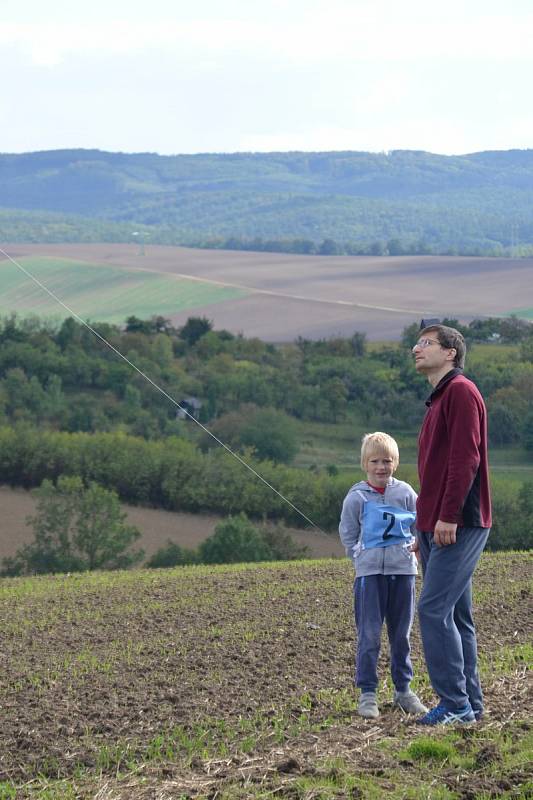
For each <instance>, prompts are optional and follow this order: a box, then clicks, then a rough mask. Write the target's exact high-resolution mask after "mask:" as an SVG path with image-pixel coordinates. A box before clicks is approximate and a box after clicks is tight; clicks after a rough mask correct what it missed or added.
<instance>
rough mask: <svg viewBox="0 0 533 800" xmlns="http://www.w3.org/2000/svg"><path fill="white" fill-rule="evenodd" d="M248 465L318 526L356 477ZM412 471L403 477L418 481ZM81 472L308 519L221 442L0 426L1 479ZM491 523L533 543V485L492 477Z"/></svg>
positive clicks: (332, 517)
mask: <svg viewBox="0 0 533 800" xmlns="http://www.w3.org/2000/svg"><path fill="white" fill-rule="evenodd" d="M245 460H246V463H248V464H249V465H250V466H252V467H253V469H255V470H256V471H257V472H258V473H259V474H260V475H261V476H262V477H263V478H264V480H265V481H267V482H268V483H269V484H270V485H271V486H272V487H274V488H275V489H276V490H277V491H278V492H279V493H280V494H281V495H283V496H284V497H285V498H286V499H287V500H288V501H290V503H292V504H293V505H294V506H296V508H297V509H299V510H300V511H301V512H303V514H305V516H306V517H307V518H309V519H310V520H312V521H313V522H314V523H315V525H317V526H319V527H320V528H322V529H323V530H326V531H332V532H333V531H336V529H337V525H338V521H339V514H340V510H341V507H342V501H343V499H344V496H345V494H346V492H347V491H348V488H349V486H350V485H351V483H352V480H351V479H350V478H349V477H346V476H345V475H328V474H316V473H314V472H311V471H306V470H301V469H296V468H291V467H287V466H283V465H279V464H272V463H271V462H268V461H263V462H261V463H257V462H254V461H253V460H252V458H251V457H250V455H249V454H248V455H246V456H245ZM411 472H413V471H412V470H407V473H408V474H406V470H405V469H403V468H402V477H403V478H404V479H407V480H410V481H411V482H413V483H415V476H414V472H413V474H411ZM60 475H79V476H80V477H81V478H82V479H83V481H84V482H85V483H86V484H89V483H90V482H91V481H94V482H96V483H98V484H100V485H101V486H104V487H105V488H107V489H114V490H115V491H116V492H117V494H118V496H119V497H120V499H121V500H122V501H124V502H127V503H131V504H134V505H145V506H153V507H155V508H165V509H168V510H170V511H188V512H197V513H199V512H210V513H215V514H221V515H223V516H228V515H235V514H239V513H241V512H243V513H244V514H246V515H247V516H249V517H250V518H251V519H270V520H282V521H284V522H285V523H286V524H288V525H293V526H297V527H305V526H306V525H307V523H306V520H305V519H304V518H303V517H302V516H301V514H299V513H298V512H297V511H296V510H295V509H294V508H293V507H292V506H291V505H290V504H289V503H288V502H286V500H284V499H283V498H282V497H280V495H279V494H276V492H274V491H273V490H272V489H271V488H270V487H269V486H267V485H266V483H264V482H263V481H262V480H260V479H259V478H258V477H257V476H256V475H255V474H253V473H252V472H251V471H250V470H248V469H246V467H245V466H243V464H242V463H240V462H239V461H237V460H236V459H235V458H234V457H233V456H231V455H230V454H229V453H228V452H227V451H225V450H223V449H222V448H219V449H218V450H214V451H210V452H208V453H206V454H204V453H202V452H201V451H199V450H198V449H197V448H196V447H195V446H194V445H193V444H191V443H190V442H188V441H185V440H183V439H180V438H176V437H171V438H168V439H163V440H157V441H147V440H145V439H140V438H135V437H132V436H128V435H126V434H123V433H95V434H87V433H64V432H57V431H39V430H37V429H36V428H31V427H27V426H18V427H15V428H0V483H5V484H10V485H12V486H23V487H25V488H32V487H35V486H39V485H40V484H41V482H42V481H43V480H44V479H45V478H48V479H50V480H54V481H55V480H57V478H58V477H59V476H60ZM492 483H493V499H494V526H493V531H492V533H491V536H490V537H489V544H488V548H489V549H491V550H501V549H528V548H531V547H533V541H532V539H533V484H531V483H529V484H528V483H525V484H523V486H522V488H521V489H519V490H516V489H514V490H513V489H511V488H510V487H509V484H508V482H507V481H505V479H501V480H500V479H493V481H492Z"/></svg>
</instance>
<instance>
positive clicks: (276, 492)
mask: <svg viewBox="0 0 533 800" xmlns="http://www.w3.org/2000/svg"><path fill="white" fill-rule="evenodd" d="M0 253H1V254H2V255H4V256H5V257H6V258H7V259H8V260H9V261H10V262H11V263H12V264H14V265H15V267H17V268H18V269H19V270H20V271H21V272H23V273H24V275H26V277H27V278H29V279H30V280H31V281H33V282H34V283H35V284H36V285H37V286H39V287H40V288H41V289H42V290H43V291H44V292H46V293H47V294H48V295H49V296H50V297H51V298H52V299H53V300H54V301H55V302H57V303H59V305H60V306H62V307H63V308H64V309H65V310H66V311H68V313H69V314H70V315H71V316H72V317H74V318H75V319H76V320H78V322H80V323H81V324H82V325H84V326H85V327H86V328H87V329H88V330H89V331H90V332H91V333H92V334H93V335H94V336H96V338H97V339H100V341H101V342H102V343H103V344H105V345H106V347H108V348H109V349H110V350H112V351H113V352H114V353H115V354H116V355H117V356H119V358H121V359H122V360H123V361H125V362H126V364H128V365H129V366H130V367H131V368H132V369H134V370H135V371H136V372H137V373H138V374H139V375H141V377H143V378H144V379H145V380H146V381H148V383H150V384H151V385H152V386H153V387H154V389H156V390H157V391H158V392H159V393H160V394H162V395H163V397H165V398H166V399H167V400H170V402H171V403H173V405H175V406H176V408H179V410H180V411H182V412H183V413H184V414H186V415H187V416H188V417H189V418H190V419H192V421H193V422H195V423H196V425H198V426H199V427H200V428H201V429H202V430H203V431H204V432H205V433H207V434H208V435H209V436H211V438H212V439H214V440H215V442H217V444H219V445H220V446H221V447H223V448H224V450H226V452H228V453H229V454H230V455H232V456H233V458H236V459H237V461H239V462H240V463H241V464H242V466H243V467H246V469H248V470H250V472H251V473H252V474H253V475H255V477H256V478H258V479H259V480H260V481H262V482H263V483H264V484H265V486H267V487H268V488H269V489H271V490H272V491H273V492H274V493H275V494H277V495H278V497H280V498H281V499H282V500H283V501H284V502H285V503H287V504H288V505H289V506H290V507H291V508H292V509H293V510H294V511H296V512H297V514H299V515H300V516H301V517H302V518H303V519H305V520H306V522H308V523H309V524H310V525H312V526H313V527H314V528H316V529H317V530H319V531H320V532H321V533H324V531H323V530H322V528H320V526H319V525H317V524H316V523H315V522H313V520H311V519H309V517H308V516H306V514H304V513H303V511H301V510H300V509H299V508H298V507H297V506H295V505H294V503H293V502H292V501H291V500H289V499H288V497H285V495H283V494H282V493H281V492H280V491H278V489H276V488H275V487H274V486H272V484H271V483H269V481H267V480H266V478H264V477H263V476H262V475H260V473H259V472H257V471H256V470H255V469H254V468H253V467H252V466H251V465H250V464H248V463H247V462H246V461H245V460H244V459H243V458H241V457H240V456H239V455H238V454H237V453H234V452H233V450H231V448H230V447H228V445H227V444H225V443H224V442H222V441H221V440H220V439H219V438H218V437H217V436H216V435H215V434H214V433H212V432H211V431H210V430H209V429H208V428H206V427H205V425H202V423H201V422H200V421H199V420H197V419H196V417H194V416H193V415H192V414H191V413H189V411H187V409H186V408H184V407H183V406H182V405H180V403H178V401H177V400H175V399H174V398H173V397H171V395H169V394H168V393H167V392H166V391H165V390H164V389H163V388H162V387H161V386H159V385H158V384H157V383H155V381H153V380H152V378H150V376H149V375H147V374H146V373H145V372H143V371H142V369H140V368H139V367H138V366H137V365H136V364H134V363H133V361H130V359H129V358H128V357H127V356H125V355H124V354H123V353H121V352H120V350H118V349H117V348H116V347H115V346H114V345H112V344H111V342H109V341H108V340H107V339H106V338H105V337H104V336H102V334H100V333H99V332H98V331H97V330H95V329H94V328H93V327H92V326H91V325H89V323H88V322H87V321H86V320H84V319H82V318H81V317H80V316H79V314H77V313H76V312H75V311H74V310H73V309H71V308H70V307H69V306H68V305H67V304H66V303H64V302H63V300H61V298H59V297H58V296H57V295H56V294H54V292H52V290H51V289H49V288H48V287H47V286H45V284H44V283H42V282H41V281H40V280H39V279H38V278H36V277H35V275H33V274H32V273H31V272H29V271H28V270H27V269H26V268H25V267H23V266H22V264H20V263H19V262H18V261H16V259H14V258H13V257H12V256H10V255H9V253H6V251H5V250H3V249H2V248H1V247H0Z"/></svg>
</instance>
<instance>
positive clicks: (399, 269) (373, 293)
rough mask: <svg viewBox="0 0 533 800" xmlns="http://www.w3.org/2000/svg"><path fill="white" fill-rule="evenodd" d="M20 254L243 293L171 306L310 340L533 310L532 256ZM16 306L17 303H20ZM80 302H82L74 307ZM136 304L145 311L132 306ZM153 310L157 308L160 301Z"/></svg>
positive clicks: (249, 332) (102, 247) (20, 248)
mask: <svg viewBox="0 0 533 800" xmlns="http://www.w3.org/2000/svg"><path fill="white" fill-rule="evenodd" d="M4 249H6V250H7V252H8V253H9V254H10V255H11V256H12V257H14V258H22V257H25V256H34V257H35V256H49V257H52V256H53V257H56V258H68V259H78V260H81V261H86V262H88V263H92V264H98V265H105V264H107V265H109V266H113V267H114V268H116V267H122V268H124V269H128V270H132V269H134V270H140V271H142V272H145V271H146V272H151V273H156V274H159V275H165V276H167V277H168V276H174V277H175V278H177V279H181V280H183V279H185V278H187V279H188V280H195V281H201V282H202V284H204V285H206V286H212V287H213V288H214V287H218V288H219V289H225V290H233V291H239V292H241V293H243V296H241V297H237V298H233V299H231V298H230V299H224V298H223V297H222V296H220V298H219V299H220V302H214V301H213V298H211V297H210V299H209V304H204V305H202V304H201V302H202V301H201V299H199V301H198V302H199V304H198V305H196V306H194V309H193V307H192V306H189V307H188V308H186V309H180V308H177V309H176V312H175V313H172V310H171V309H170V311H169V310H167V307H166V306H165V311H164V315H165V316H167V317H169V318H171V319H172V320H173V322H174V323H175V324H183V322H185V320H186V319H187V317H188V316H190V315H191V313H193V311H194V314H196V315H206V316H208V317H209V318H210V319H211V320H213V322H214V325H215V327H216V328H226V329H228V330H231V331H232V332H234V333H243V334H244V335H245V336H259V337H260V338H262V339H266V340H267V341H292V340H293V339H294V338H296V337H297V336H303V337H307V338H311V339H317V338H323V337H328V336H334V335H340V336H351V335H352V334H353V332H354V331H362V332H365V333H366V334H367V336H368V337H369V339H396V338H399V336H400V334H401V331H402V329H403V328H404V327H405V326H406V325H408V324H410V323H412V322H414V321H417V320H419V319H420V318H421V317H444V316H447V317H455V318H458V319H460V320H462V321H468V320H470V319H472V318H474V317H479V316H490V315H492V316H497V315H504V314H510V313H517V314H520V313H523V314H524V316H526V317H527V316H528V315H529V314H530V311H531V309H524V298H527V297H529V296H532V295H533V259H502V258H465V257H452V256H449V257H447V256H398V257H365V256H331V257H328V256H322V257H317V256H293V255H286V254H279V253H245V252H233V251H217V250H195V249H190V248H180V247H163V246H159V245H152V246H149V247H147V248H146V254H145V255H140V254H139V251H138V249H137V248H136V247H135V246H133V245H111V244H109V245H108V244H94V245H82V244H57V245H53V244H46V245H44V244H42V245H37V244H33V245H21V244H13V245H5V246H4ZM13 310H16V309H15V307H14V308H13ZM74 310H76V309H74ZM129 313H131V314H138V311H137V309H136V308H135V307H133V306H132V307H131V309H130V311H129ZM153 313H154V314H157V313H159V312H158V310H157V305H156V306H154V309H153Z"/></svg>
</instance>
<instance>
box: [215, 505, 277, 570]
mask: <svg viewBox="0 0 533 800" xmlns="http://www.w3.org/2000/svg"><path fill="white" fill-rule="evenodd" d="M199 554H200V560H201V561H202V562H203V563H204V564H235V563H242V562H248V561H270V560H272V551H271V549H270V547H269V546H268V544H267V543H266V541H265V539H264V538H263V536H262V535H261V533H260V532H259V531H258V530H257V528H255V527H254V526H253V525H252V523H251V522H250V520H249V519H248V517H247V516H246V514H239V515H238V516H236V517H228V519H226V520H224V521H223V522H219V523H218V525H217V526H216V528H215V532H214V534H213V536H210V537H209V538H208V539H206V540H205V541H204V542H202V543H201V545H200V547H199Z"/></svg>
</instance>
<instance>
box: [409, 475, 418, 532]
mask: <svg viewBox="0 0 533 800" xmlns="http://www.w3.org/2000/svg"><path fill="white" fill-rule="evenodd" d="M407 487H408V493H407V510H408V511H414V513H415V514H416V500H417V497H418V495H417V493H416V492H415V490H414V489H413V487H412V486H410V485H409V484H407ZM417 530H418V529H417V527H416V519H415V521H414V522H413V524H412V525H411V533H412V534H413V536H416V533H417Z"/></svg>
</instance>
